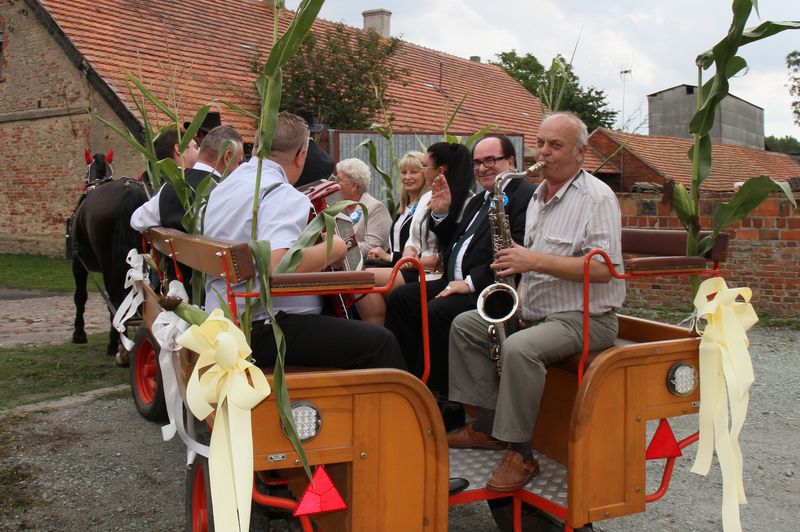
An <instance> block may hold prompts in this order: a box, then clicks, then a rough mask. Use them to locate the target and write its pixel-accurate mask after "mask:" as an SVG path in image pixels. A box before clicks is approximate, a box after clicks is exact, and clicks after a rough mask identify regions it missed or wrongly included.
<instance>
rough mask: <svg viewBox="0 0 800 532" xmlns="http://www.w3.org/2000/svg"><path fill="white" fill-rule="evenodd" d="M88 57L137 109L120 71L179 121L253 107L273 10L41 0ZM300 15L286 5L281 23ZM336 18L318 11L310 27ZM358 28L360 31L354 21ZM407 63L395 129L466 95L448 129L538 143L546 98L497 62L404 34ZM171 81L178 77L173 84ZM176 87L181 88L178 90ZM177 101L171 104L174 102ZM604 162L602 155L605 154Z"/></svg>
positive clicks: (244, 1)
mask: <svg viewBox="0 0 800 532" xmlns="http://www.w3.org/2000/svg"><path fill="white" fill-rule="evenodd" d="M41 1H42V4H43V5H44V7H45V8H46V10H47V12H49V13H50V15H51V16H52V18H53V19H54V21H55V22H56V24H57V25H58V27H59V28H60V29H61V30H62V31H63V32H64V34H65V35H66V36H67V38H68V39H69V40H70V41H71V42H72V43H73V44H74V45H75V47H76V48H77V50H78V51H79V53H80V55H82V56H83V59H85V61H86V63H88V65H89V66H90V67H91V68H92V69H94V70H95V71H96V72H97V74H98V75H99V76H100V77H101V78H102V79H103V80H104V81H105V83H107V84H108V85H109V86H110V87H111V88H112V90H113V91H114V92H115V93H116V96H117V97H118V98H119V99H120V100H121V101H122V102H123V104H124V105H125V106H127V107H128V108H129V109H132V110H133V109H135V107H134V105H133V102H132V100H131V97H130V95H129V93H128V90H127V86H126V79H125V75H124V73H123V70H124V69H127V70H129V71H131V72H132V73H134V74H135V75H136V76H138V77H139V78H140V79H142V80H144V81H145V82H146V84H147V85H148V87H150V88H151V89H152V90H153V91H154V92H155V93H156V94H157V95H158V96H159V97H160V98H162V99H164V101H166V102H177V108H178V111H179V114H180V116H181V120H184V119H188V118H189V117H190V116H191V115H193V114H194V112H195V110H196V109H197V108H198V107H200V106H201V105H203V104H205V103H207V102H209V101H210V100H212V99H215V98H217V99H225V100H229V101H231V102H232V103H235V104H236V105H239V106H241V107H243V108H245V109H248V110H250V111H253V112H255V111H256V110H257V107H258V101H257V98H256V94H255V89H254V81H255V78H256V75H255V74H254V73H253V72H252V71H251V64H252V61H253V59H254V58H256V57H257V54H260V57H261V60H262V61H263V60H264V59H265V58H266V56H267V52H268V50H269V49H270V48H271V46H272V20H273V18H272V9H271V8H270V7H269V3H268V2H263V1H257V0H229V1H227V2H219V1H216V0H214V1H212V0H194V1H193V2H191V3H188V2H187V3H183V2H174V1H167V0H139V1H130V0H41ZM292 16H293V13H292V12H284V14H283V15H282V17H281V32H282V31H284V30H285V29H286V27H287V26H288V23H289V21H290V19H291V17H292ZM332 26H333V23H332V22H328V21H324V20H317V21H316V22H315V24H314V28H313V31H315V32H323V31H325V30H326V29H328V28H330V27H332ZM352 31H354V32H355V31H360V30H358V29H356V28H352ZM393 61H394V62H395V64H396V65H397V66H398V67H401V68H407V69H408V70H409V71H410V75H409V76H407V77H406V78H405V79H406V81H408V82H409V83H408V85H407V86H401V85H400V84H393V85H391V86H390V87H389V91H388V94H389V96H390V97H391V98H393V99H394V100H396V103H395V105H393V106H392V107H391V108H390V112H392V113H393V114H394V116H395V120H396V121H395V128H396V129H397V130H398V131H441V130H442V129H443V126H444V122H445V113H446V112H447V113H448V114H449V112H451V111H446V110H447V109H449V110H452V109H453V108H454V107H455V106H456V105H457V103H458V101H459V100H460V99H461V98H462V97H463V96H464V94H467V95H468V96H467V99H466V102H465V103H464V105H463V107H462V108H461V111H460V112H459V114H458V116H457V117H456V119H455V121H454V123H453V125H452V126H451V129H450V130H451V131H452V132H453V133H456V134H460V133H464V132H467V133H471V132H474V131H476V130H477V129H480V128H481V127H483V126H485V125H487V124H496V125H497V126H499V127H498V129H499V130H500V131H503V132H507V133H515V134H523V135H524V136H525V143H526V145H528V146H532V145H534V139H535V133H536V130H537V129H538V126H539V123H540V122H541V110H540V103H539V100H538V99H537V98H536V97H535V96H533V95H531V94H530V93H528V92H527V91H526V90H525V89H524V88H523V87H522V86H521V85H520V84H519V83H517V82H516V81H515V80H513V79H512V78H511V77H510V76H508V75H506V74H505V73H504V72H503V71H502V70H501V69H500V68H499V67H497V66H495V65H490V64H481V63H476V62H472V61H469V60H467V59H462V58H459V57H455V56H452V55H448V54H444V53H441V52H437V51H435V50H431V49H428V48H424V47H421V46H417V45H414V44H410V43H406V42H404V43H403V44H402V46H401V48H400V50H399V52H398V53H397V54H396V56H395V57H394V58H393ZM173 80H177V82H176V83H173ZM171 86H175V87H176V89H177V93H176V94H175V96H174V97H171V96H170V94H171V88H172V87H171ZM170 105H171V106H172V107H175V104H174V103H171V104H170ZM221 112H222V119H223V123H226V124H231V125H233V126H235V127H237V129H239V130H240V131H241V132H243V133H244V134H245V135H247V136H250V135H252V131H253V129H254V125H253V122H252V120H251V119H249V118H246V117H243V116H241V115H237V114H236V113H233V112H231V111H228V110H227V109H225V108H223V109H222V110H221ZM598 162H599V161H598Z"/></svg>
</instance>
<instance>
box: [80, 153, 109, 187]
mask: <svg viewBox="0 0 800 532" xmlns="http://www.w3.org/2000/svg"><path fill="white" fill-rule="evenodd" d="M83 156H84V158H85V159H86V164H87V169H86V178H85V179H84V190H87V189H88V188H89V187H92V186H94V185H96V184H99V183H100V182H103V181H104V180H107V179H112V174H113V173H114V171H113V169H112V168H111V161H112V159H114V150H113V149H111V148H109V150H108V152H107V153H106V154H105V155H103V154H102V153H95V154H94V155H92V152H90V151H89V148H86V149H85V150H84V152H83Z"/></svg>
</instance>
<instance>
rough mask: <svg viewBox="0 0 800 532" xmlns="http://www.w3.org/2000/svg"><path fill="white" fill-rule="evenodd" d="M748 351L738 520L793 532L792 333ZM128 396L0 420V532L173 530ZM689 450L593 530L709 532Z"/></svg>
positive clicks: (168, 445)
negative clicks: (635, 502) (640, 509)
mask: <svg viewBox="0 0 800 532" xmlns="http://www.w3.org/2000/svg"><path fill="white" fill-rule="evenodd" d="M26 309H27V310H28V311H29V310H30V308H29V306H28V307H26ZM98 312H99V315H102V314H103V311H102V309H100V310H99V311H98ZM103 318H104V316H103ZM31 326H32V327H33V326H35V325H31ZM5 334H6V333H5V329H4V332H2V333H0V345H2V344H3V341H2V337H3V336H5ZM66 337H68V333H67V336H66ZM66 337H65V338H66ZM750 339H751V344H752V345H751V355H752V357H753V363H754V366H755V370H756V382H755V384H754V385H753V388H752V389H751V401H750V411H749V414H748V419H747V423H746V425H745V428H744V431H743V433H742V436H741V438H740V442H741V445H742V450H743V453H744V460H745V491H746V493H747V496H748V499H749V504H748V505H746V506H743V507H742V508H741V516H742V523H743V528H744V530H749V531H761V530H774V531H787V532H788V531H793V530H796V527H797V525H796V523H795V520H796V513H797V508H798V504H797V501H798V494H800V451H798V447H797V441H798V436H800V430H799V429H800V419H798V414H797V409H796V405H797V404H798V402H800V364H798V362H797V359H798V355H800V332H798V331H793V330H790V329H786V328H766V327H759V328H756V329H755V330H753V331H751V334H750ZM54 341H55V340H54ZM61 341H63V339H61ZM120 371H127V370H120ZM129 393H130V392H129V390H128V389H127V387H118V388H116V389H110V390H104V391H100V392H95V393H92V394H84V395H81V396H74V397H71V398H67V399H66V400H61V401H58V402H55V403H47V404H40V405H37V406H35V407H33V408H22V409H16V410H13V411H6V412H0V530H3V531H5V530H9V531H10V530H47V531H49V530H53V531H55V530H58V531H85V530H120V531H134V530H135V531H151V530H152V531H169V530H181V529H183V522H184V477H185V467H184V462H185V456H184V452H183V448H182V445H181V444H180V442H179V441H171V442H163V441H162V440H161V436H160V429H159V427H158V426H157V425H154V424H152V423H149V422H147V421H145V420H143V419H142V418H140V417H139V416H138V414H137V413H136V410H135V408H134V406H133V403H132V400H131V399H130V397H129ZM694 426H696V417H695V416H691V417H687V418H683V419H681V420H680V422H678V423H674V424H673V428H674V430H675V432H676V435H677V436H678V437H681V436H683V435H687V434H689V433H690V432H692V430H694V429H693V427H694ZM694 449H695V446H691V447H689V448H688V449H687V455H686V457H684V459H682V460H679V461H678V463H677V466H676V471H675V474H674V476H673V480H672V484H671V487H670V490H669V491H668V492H667V495H666V496H665V498H664V499H662V500H661V501H658V502H655V503H653V504H651V505H650V506H649V507H648V510H647V512H646V513H645V514H640V515H634V516H628V517H624V518H620V519H616V520H611V521H601V522H598V523H596V524H595V529H596V530H603V531H609V532H610V531H633V530H657V531H686V530H692V531H695V530H698V531H699V530H702V531H706V530H708V531H716V530H721V529H722V526H721V518H720V504H721V502H720V501H721V493H722V484H721V477H720V474H719V469H718V466H717V465H716V463H715V465H714V467H712V470H711V473H710V474H709V475H708V477H700V476H698V475H694V474H691V473H689V468H690V467H691V461H692V459H693V457H694ZM659 472H660V466H659V465H657V464H651V466H650V467H649V468H648V478H649V484H650V486H649V491H653V490H654V489H655V485H656V484H657V482H658V479H660V475H659ZM450 530H451V531H463V532H466V531H476V532H479V531H490V530H496V528H495V525H494V522H493V521H492V518H491V515H490V514H489V511H488V509H487V507H486V506H485V504H484V503H476V504H471V505H466V506H462V507H458V508H453V509H451V518H450Z"/></svg>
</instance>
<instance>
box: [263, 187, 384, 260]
mask: <svg viewBox="0 0 800 532" xmlns="http://www.w3.org/2000/svg"><path fill="white" fill-rule="evenodd" d="M356 204H358V205H360V206H361V209H362V212H363V213H364V223H365V224H366V223H367V222H368V221H369V213H368V212H367V208H366V206H365V205H364V204H363V203H357V202H355V201H350V200H342V201H337V202H336V203H334V204H333V205H331V206H329V207H328V208H327V209H325V210H324V211H322V212H321V213H319V214H317V216H316V217H314V219H313V220H312V221H311V223H309V224H308V225H307V226H306V228H305V229H304V230H303V232H302V233H301V234H300V236H299V237H297V240H295V241H294V244H292V246H291V247H290V248H289V249H288V250H287V251H286V254H285V255H284V256H283V257H282V258H281V261H280V262H279V263H278V265H277V266H276V267H275V273H291V272H294V271H295V270H296V269H297V266H298V265H299V264H300V262H301V261H302V260H303V250H304V249H305V248H307V247H309V246H311V245H313V244H314V243H315V242H316V241H317V240H318V239H319V236H320V234H321V233H322V231H326V236H327V240H326V242H327V247H326V253H327V254H330V252H331V249H332V247H333V236H334V234H335V230H334V224H335V218H336V215H338V214H339V213H340V212H342V211H343V210H345V209H346V208H347V207H349V206H350V205H356Z"/></svg>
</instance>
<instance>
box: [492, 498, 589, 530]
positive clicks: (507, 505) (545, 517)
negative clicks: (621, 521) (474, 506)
mask: <svg viewBox="0 0 800 532" xmlns="http://www.w3.org/2000/svg"><path fill="white" fill-rule="evenodd" d="M488 502H489V509H490V510H491V511H492V518H494V522H495V524H496V525H497V528H499V529H500V530H501V531H502V532H512V531H513V530H514V504H513V503H514V501H513V499H512V498H511V497H504V498H502V499H492V500H490V501H488ZM522 530H523V532H563V530H564V523H562V522H561V521H559V520H558V519H556V518H555V517H553V516H552V515H550V514H548V513H547V512H543V511H542V510H540V509H538V508H536V507H535V506H531V505H530V504H527V503H524V502H523V503H522ZM591 530H594V529H593V528H592V525H586V526H584V527H581V528H576V529H575V532H590V531H591Z"/></svg>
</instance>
